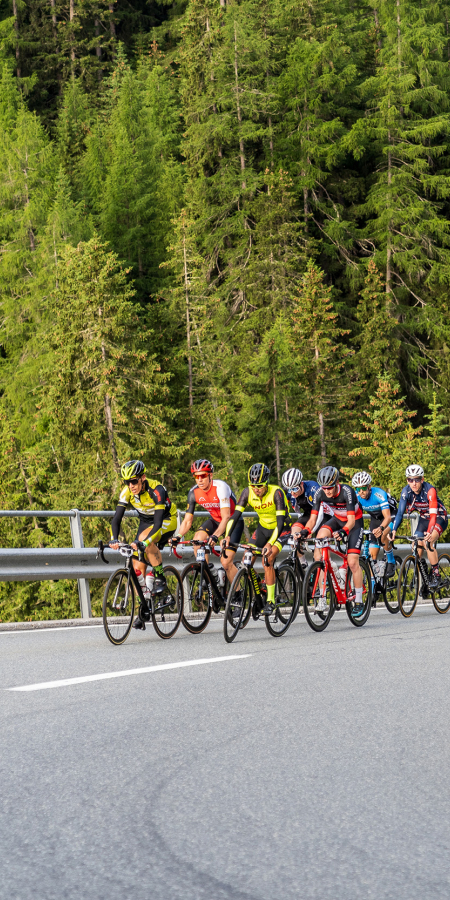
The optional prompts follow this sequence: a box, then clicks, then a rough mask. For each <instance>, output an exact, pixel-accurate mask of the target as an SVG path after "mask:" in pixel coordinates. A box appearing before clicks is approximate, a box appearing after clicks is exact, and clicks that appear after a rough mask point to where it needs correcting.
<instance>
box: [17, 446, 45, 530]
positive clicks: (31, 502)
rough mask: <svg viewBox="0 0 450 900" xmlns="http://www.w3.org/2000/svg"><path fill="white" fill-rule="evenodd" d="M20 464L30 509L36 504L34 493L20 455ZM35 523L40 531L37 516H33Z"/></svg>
mask: <svg viewBox="0 0 450 900" xmlns="http://www.w3.org/2000/svg"><path fill="white" fill-rule="evenodd" d="M19 466H20V474H21V475H22V478H23V483H24V485H25V491H26V495H27V498H28V503H29V505H30V509H33V505H34V504H33V495H32V493H31V490H30V485H29V484H28V479H27V476H26V474H25V469H24V465H23V462H22V460H21V459H20V457H19ZM33 523H34V527H35V529H36V531H40V528H39V525H38V522H37V519H36V516H33ZM39 546H40V547H42V546H43V544H42V543H40V544H39Z"/></svg>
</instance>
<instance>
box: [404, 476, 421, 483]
mask: <svg viewBox="0 0 450 900" xmlns="http://www.w3.org/2000/svg"><path fill="white" fill-rule="evenodd" d="M415 481H423V475H421V476H420V477H418V478H407V482H408V484H414V482H415Z"/></svg>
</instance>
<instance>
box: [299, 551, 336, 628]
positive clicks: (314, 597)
mask: <svg viewBox="0 0 450 900" xmlns="http://www.w3.org/2000/svg"><path fill="white" fill-rule="evenodd" d="M334 609H335V599H334V590H333V583H332V581H331V575H330V573H329V572H328V573H327V577H326V581H324V571H323V564H322V563H321V562H313V563H312V565H311V566H309V568H308V569H307V570H306V574H305V577H304V579H303V612H304V614H305V619H306V621H307V623H308V625H309V627H310V628H312V630H313V631H323V630H324V628H326V627H327V625H328V623H329V621H330V619H331V617H332V615H333V613H334Z"/></svg>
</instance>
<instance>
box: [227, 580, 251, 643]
mask: <svg viewBox="0 0 450 900" xmlns="http://www.w3.org/2000/svg"><path fill="white" fill-rule="evenodd" d="M238 592H240V596H238V597H236V595H237V593H238ZM252 596H253V585H252V580H251V578H250V576H249V573H248V572H247V569H246V568H244V567H243V568H242V569H238V570H237V572H236V575H235V576H234V578H233V581H232V584H231V587H230V590H229V591H228V597H227V603H226V606H225V616H224V620H223V636H224V638H225V640H226V642H227V644H231V643H232V642H233V641H234V639H235V637H236V635H237V633H238V631H239V629H240V628H241V623H242V621H243V619H244V618H245V617H246V614H247V612H248V609H251V605H252Z"/></svg>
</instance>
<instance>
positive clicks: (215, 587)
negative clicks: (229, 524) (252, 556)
mask: <svg viewBox="0 0 450 900" xmlns="http://www.w3.org/2000/svg"><path fill="white" fill-rule="evenodd" d="M180 544H181V545H183V546H193V547H196V548H197V551H196V561H195V562H193V563H188V565H187V566H185V568H184V569H183V571H182V573H181V581H182V583H183V587H184V610H183V615H182V618H181V622H182V624H183V626H184V627H185V628H186V630H187V631H189V632H190V633H191V634H200V633H201V632H202V631H204V629H205V628H206V626H207V624H208V622H209V620H210V618H211V615H212V613H213V612H214V613H219V612H220V610H221V609H224V608H225V604H226V601H227V589H228V582H227V579H226V575H225V571H224V569H222V568H221V569H219V571H218V573H217V574H216V570H215V569H214V567H213V565H212V563H209V562H208V560H207V556H208V554H209V552H210V551H211V552H212V553H213V554H214V556H218V557H220V553H219V552H217V550H216V549H215V548H213V547H211V546H210V545H209V544H208V542H207V541H198V540H192V541H179V542H178V543H177V544H175V543H173V544H172V550H173V552H174V554H175V556H176V557H178V559H182V558H183V557H182V556H180V554H179V553H177V549H176V548H177V547H178V546H180Z"/></svg>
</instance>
